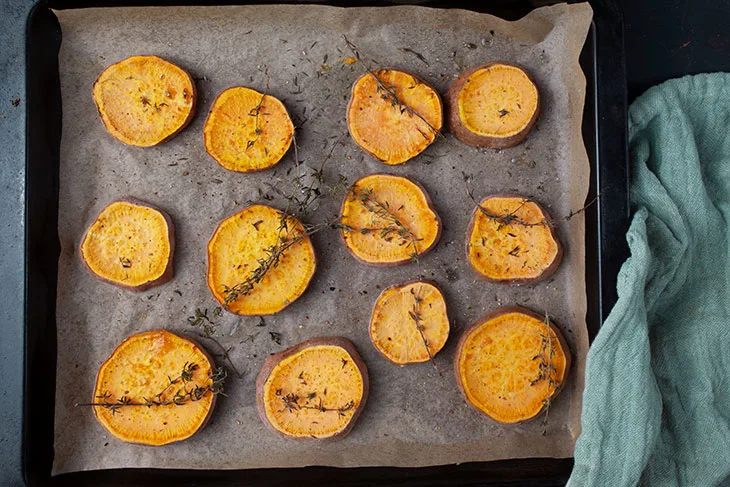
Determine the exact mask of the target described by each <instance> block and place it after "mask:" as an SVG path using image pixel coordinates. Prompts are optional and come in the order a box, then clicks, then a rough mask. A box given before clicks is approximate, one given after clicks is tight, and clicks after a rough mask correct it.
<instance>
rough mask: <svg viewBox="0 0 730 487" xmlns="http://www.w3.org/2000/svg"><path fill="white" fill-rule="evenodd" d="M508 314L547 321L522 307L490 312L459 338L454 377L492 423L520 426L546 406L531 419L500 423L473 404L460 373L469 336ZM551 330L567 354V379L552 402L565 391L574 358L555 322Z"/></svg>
mask: <svg viewBox="0 0 730 487" xmlns="http://www.w3.org/2000/svg"><path fill="white" fill-rule="evenodd" d="M507 313H522V314H525V315H527V316H530V317H532V318H535V319H537V320H540V321H543V320H544V319H545V316H542V315H540V314H538V313H535V312H534V311H532V310H529V309H527V308H523V307H522V306H505V307H503V308H498V309H495V310H494V311H490V312H489V313H487V314H486V315H484V316H482V317H481V318H478V319H477V320H476V321H475V322H474V323H472V324H471V325H470V326H469V328H467V329H466V330H464V333H462V334H461V338H459V342H458V343H457V344H456V352H455V353H454V375H456V385H458V386H459V390H460V391H461V394H462V395H463V396H464V399H465V400H466V402H467V404H469V406H471V407H472V408H474V409H476V410H477V411H479V412H480V413H482V414H483V415H485V416H486V417H488V418H489V419H491V420H492V421H495V422H497V423H501V424H518V423H524V422H527V421H530V420H532V419H534V418H536V417H537V416H539V415H540V413H541V412H542V411H543V410H544V409H545V406H543V407H541V408H540V409H539V410H538V411H537V412H536V413H535V415H534V416H532V417H530V418H526V419H523V420H520V421H513V422H509V423H504V422H502V421H498V420H496V419H494V418H492V417H491V416H490V415H488V414H487V413H486V412H484V411H482V410H481V409H479V408H478V407H477V406H476V405H475V404H473V403H472V402H471V401H470V400H469V398H468V396H467V395H466V391H465V389H464V384H463V383H462V381H461V374H460V371H459V361H460V358H461V354H462V352H463V351H464V347H465V346H466V341H467V339H468V338H469V335H471V334H472V333H473V332H474V331H476V330H477V328H479V326H481V325H482V324H484V323H486V322H487V321H490V320H492V319H494V318H497V317H498V316H501V315H503V314H507ZM550 329H551V330H553V332H555V336H557V337H558V342H559V343H560V347H561V348H562V349H563V354H565V377H563V381H562V382H561V383H560V385H558V387H557V388H556V389H555V391H554V392H553V394H552V396H551V397H550V398H551V399H552V400H554V399H555V398H556V397H558V394H560V391H562V390H563V387H564V386H565V383H566V382H568V378H569V376H570V367H571V365H572V363H573V357H572V354H571V352H570V348H569V347H568V343H567V342H566V341H565V338H564V337H563V333H562V332H561V331H560V329H559V328H558V327H557V326H556V325H555V323H554V322H553V320H550Z"/></svg>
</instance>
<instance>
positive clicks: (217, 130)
mask: <svg viewBox="0 0 730 487" xmlns="http://www.w3.org/2000/svg"><path fill="white" fill-rule="evenodd" d="M203 137H204V138H205V149H206V150H207V151H208V154H210V155H211V157H213V159H215V160H216V161H217V162H218V164H220V165H221V166H223V167H225V168H226V169H229V170H231V171H237V172H253V171H263V170H264V169H268V168H270V167H271V166H273V165H275V164H276V163H277V162H279V161H280V160H281V158H282V157H284V154H286V151H288V150H289V146H291V143H292V139H293V137H294V124H293V123H292V121H291V118H289V114H288V113H287V111H286V108H285V107H284V104H283V103H282V102H281V101H279V100H278V99H277V98H274V97H273V96H271V95H265V94H264V93H259V92H258V91H256V90H254V89H251V88H245V87H243V86H238V87H235V88H229V89H227V90H225V91H224V92H223V93H221V94H220V95H218V98H216V100H215V101H214V102H213V107H212V108H211V109H210V114H209V115H208V119H207V120H206V121H205V128H204V129H203Z"/></svg>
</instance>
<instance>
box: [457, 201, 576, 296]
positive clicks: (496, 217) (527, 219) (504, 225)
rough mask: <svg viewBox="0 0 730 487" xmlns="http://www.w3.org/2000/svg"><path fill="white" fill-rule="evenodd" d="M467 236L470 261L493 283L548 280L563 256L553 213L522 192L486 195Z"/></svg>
mask: <svg viewBox="0 0 730 487" xmlns="http://www.w3.org/2000/svg"><path fill="white" fill-rule="evenodd" d="M466 239H467V249H466V251H467V257H468V259H469V264H471V267H472V268H473V269H474V271H476V272H477V274H479V275H480V276H481V277H483V278H484V279H486V280H488V281H491V282H497V283H505V284H529V283H532V282H537V281H540V280H543V279H546V278H548V277H550V276H551V275H552V274H553V273H554V272H555V271H556V270H557V269H558V267H559V266H560V262H561V261H562V257H563V249H562V246H561V245H560V240H558V237H557V235H556V234H555V230H554V229H553V226H552V222H551V219H550V215H549V214H548V213H547V211H546V210H545V209H544V208H543V207H542V206H540V205H539V204H538V203H537V202H535V201H532V200H530V199H528V198H525V197H523V196H520V195H496V196H488V197H487V198H484V199H483V200H482V201H481V202H480V203H479V206H478V207H477V208H475V210H474V213H473V215H472V218H471V222H470V223H469V228H468V230H467V235H466Z"/></svg>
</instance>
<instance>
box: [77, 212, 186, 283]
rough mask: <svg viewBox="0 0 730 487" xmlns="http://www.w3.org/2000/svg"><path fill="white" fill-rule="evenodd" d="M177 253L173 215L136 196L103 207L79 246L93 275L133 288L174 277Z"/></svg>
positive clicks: (163, 281)
mask: <svg viewBox="0 0 730 487" xmlns="http://www.w3.org/2000/svg"><path fill="white" fill-rule="evenodd" d="M174 252H175V228H174V227H173V224H172V220H171V219H170V215H168V214H167V213H165V212H164V211H163V210H161V209H159V208H157V207H155V206H153V205H151V204H149V203H145V202H143V201H140V200H138V199H135V198H124V199H121V200H118V201H115V202H113V203H111V204H110V205H109V206H107V207H106V208H104V209H103V210H102V211H101V213H99V216H97V217H96V219H95V220H94V222H93V223H92V224H91V226H89V228H88V229H87V230H86V233H85V234H84V236H83V238H82V239H81V245H80V246H79V255H80V256H81V261H82V262H83V264H84V267H86V269H87V270H88V271H89V272H90V273H91V274H92V275H94V276H95V277H97V278H99V279H101V280H102V281H105V282H108V283H111V284H114V285H116V286H119V287H123V288H126V289H129V290H132V291H145V290H147V289H149V288H151V287H153V286H158V285H160V284H163V283H165V282H167V281H169V280H170V279H172V275H173V267H172V258H173V254H174Z"/></svg>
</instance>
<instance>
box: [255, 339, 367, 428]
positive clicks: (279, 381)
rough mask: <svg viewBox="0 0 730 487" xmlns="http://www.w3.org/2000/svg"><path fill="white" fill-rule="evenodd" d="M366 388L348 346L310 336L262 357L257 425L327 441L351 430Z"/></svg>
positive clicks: (343, 341) (356, 358) (357, 361)
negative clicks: (260, 422)
mask: <svg viewBox="0 0 730 487" xmlns="http://www.w3.org/2000/svg"><path fill="white" fill-rule="evenodd" d="M369 385H370V382H369V379H368V370H367V367H366V366H365V363H364V362H363V361H362V359H361V358H360V355H359V354H358V353H357V350H356V349H355V346H354V345H353V344H352V342H350V341H349V340H347V339H345V338H340V337H331V338H314V339H312V340H307V341H305V342H302V343H300V344H299V345H296V346H294V347H292V348H289V349H288V350H284V351H283V352H279V353H276V354H273V355H271V356H269V358H267V359H266V362H264V366H263V368H262V369H261V372H260V373H259V375H258V377H257V379H256V405H257V406H258V412H259V417H260V418H261V421H263V422H264V424H265V425H266V426H267V427H268V428H269V429H271V430H272V431H274V432H275V433H277V434H279V435H282V436H284V437H287V438H292V439H295V440H300V441H313V442H322V441H328V440H332V439H334V438H342V437H344V436H345V435H347V434H348V433H349V432H350V430H351V429H352V427H353V426H354V425H355V421H356V420H357V418H358V416H360V413H361V412H362V409H363V407H364V406H365V402H366V401H367V397H368V388H369Z"/></svg>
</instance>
